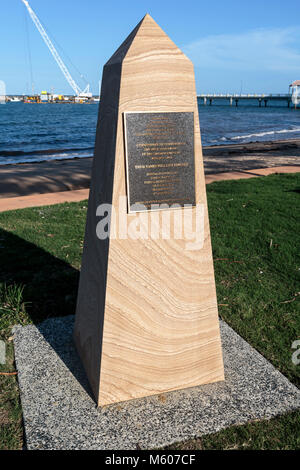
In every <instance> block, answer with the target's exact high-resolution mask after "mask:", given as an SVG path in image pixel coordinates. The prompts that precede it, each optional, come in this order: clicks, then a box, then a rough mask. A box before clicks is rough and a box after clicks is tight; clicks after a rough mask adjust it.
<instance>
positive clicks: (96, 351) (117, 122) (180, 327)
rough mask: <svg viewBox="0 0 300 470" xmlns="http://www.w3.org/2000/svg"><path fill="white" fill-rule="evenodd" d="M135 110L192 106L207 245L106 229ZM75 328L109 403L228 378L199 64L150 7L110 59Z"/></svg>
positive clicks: (96, 386) (121, 186)
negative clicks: (105, 233) (106, 209)
mask: <svg viewBox="0 0 300 470" xmlns="http://www.w3.org/2000/svg"><path fill="white" fill-rule="evenodd" d="M134 112H141V113H179V114H180V113H187V114H186V116H187V117H189V119H190V116H192V121H191V123H192V124H191V126H192V129H191V130H192V132H193V152H194V154H193V155H194V157H193V158H194V160H193V165H194V180H193V181H192V180H191V181H190V182H189V181H186V183H185V184H186V187H188V185H189V184H190V185H191V187H192V191H194V194H195V201H196V203H197V204H202V205H203V206H204V244H203V246H202V247H201V248H199V249H196V250H195V249H194V250H188V249H186V240H182V239H173V238H172V239H161V238H160V239H152V238H151V237H148V238H146V239H138V240H136V239H130V238H126V237H110V238H106V239H99V238H98V236H97V234H96V227H97V223H98V222H99V217H98V216H97V214H96V212H97V208H98V207H99V205H101V204H104V203H106V204H111V203H112V204H113V206H114V208H115V212H116V218H117V216H118V211H119V210H120V208H119V198H120V196H123V197H126V198H127V196H128V186H127V184H128V180H127V178H126V158H125V143H124V137H125V130H124V116H125V115H126V113H134ZM179 114H178V116H179ZM170 116H171V115H170ZM174 116H175V117H176V116H177V114H176V115H175V114H174ZM179 117H180V116H179ZM137 122H139V121H137ZM182 122H183V121H182ZM164 145H165V144H164ZM178 145H179V144H178ZM171 149H172V146H171ZM157 158H163V157H157ZM170 158H172V157H170ZM127 171H128V169H127ZM149 174H150V173H149ZM147 175H148V173H147ZM127 176H128V175H127ZM126 181H127V183H126ZM131 184H132V183H131ZM152 186H153V185H152ZM154 186H155V185H154ZM173 186H174V185H173ZM178 187H179V186H178ZM148 188H149V187H148ZM158 191H160V189H159V190H158ZM191 211H192V213H193V214H194V211H196V208H195V207H193V208H192V209H191ZM163 212H164V211H160V212H159V217H162V216H163ZM173 212H174V211H173ZM134 216H135V214H131V213H129V211H127V213H126V219H127V220H126V222H127V223H128V224H129V223H130V221H131V220H132V217H134ZM115 224H116V222H115V219H112V220H111V225H110V231H111V232H112V233H113V232H114V231H116V227H115V226H114V225H115ZM187 235H188V234H187ZM74 338H75V342H76V346H77V349H78V352H79V354H80V357H81V359H82V362H83V365H84V367H85V370H86V373H87V376H88V379H89V382H90V384H91V387H92V390H93V393H94V396H95V399H96V401H97V403H98V405H99V406H102V405H106V404H110V403H115V402H119V401H124V400H129V399H132V398H138V397H144V396H148V395H153V394H159V393H162V392H168V391H172V390H176V389H182V388H186V387H192V386H197V385H200V384H204V383H209V382H215V381H220V380H223V379H224V373H223V361H222V352H221V342H220V332H219V323H218V311H217V301H216V291H215V281H214V270H213V260H212V251H211V241H210V231H209V221H208V213H207V203H206V190H205V180H204V171H203V160H202V149H201V139H200V128H199V118H198V108H197V98H196V90H195V79H194V70H193V64H192V63H191V62H190V60H189V59H188V58H187V57H186V56H185V55H184V54H183V53H182V52H181V51H180V49H178V47H177V46H176V45H175V44H174V43H173V42H172V41H171V39H170V38H169V37H168V36H167V35H166V34H165V33H164V32H163V31H162V29H161V28H160V27H159V26H158V25H157V24H156V23H155V21H154V20H153V19H152V18H151V17H150V16H149V15H146V16H145V17H144V18H143V19H142V21H141V22H140V23H139V24H138V25H137V26H136V28H135V29H134V30H133V31H132V33H131V34H130V35H129V36H128V38H127V39H126V40H125V41H124V43H123V44H122V45H121V46H120V47H119V49H118V50H117V51H116V52H115V53H114V54H113V56H112V57H111V59H110V60H109V61H108V62H107V63H106V64H105V66H104V69H103V77H102V89H101V97H100V106H99V117H98V125H97V136H96V144H95V156H94V164H93V169H92V181H91V188H90V197H89V205H88V215H87V225H86V234H85V243H84V252H83V259H82V269H81V275H80V284H79V292H78V301H77V311H76V320H75V330H74Z"/></svg>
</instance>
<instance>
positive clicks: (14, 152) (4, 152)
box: [0, 147, 93, 157]
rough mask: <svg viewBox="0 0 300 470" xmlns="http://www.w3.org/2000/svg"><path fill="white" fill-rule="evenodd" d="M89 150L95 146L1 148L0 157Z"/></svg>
mask: <svg viewBox="0 0 300 470" xmlns="http://www.w3.org/2000/svg"><path fill="white" fill-rule="evenodd" d="M87 150H90V151H92V150H93V147H82V148H67V149H45V150H31V151H28V152H24V151H23V150H0V157H23V156H24V157H25V156H30V155H55V154H58V155H59V154H61V152H68V153H73V152H86V151H87Z"/></svg>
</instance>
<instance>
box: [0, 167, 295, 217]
mask: <svg viewBox="0 0 300 470" xmlns="http://www.w3.org/2000/svg"><path fill="white" fill-rule="evenodd" d="M297 172H300V165H294V166H291V165H290V166H279V167H272V168H258V169H253V170H236V171H230V172H226V173H215V174H207V175H206V176H205V181H206V184H209V183H213V182H214V181H224V180H237V179H248V178H254V177H257V176H266V175H271V174H274V173H297ZM88 196H89V189H88V188H84V189H76V190H65V191H59V192H57V191H54V192H49V193H43V194H30V195H27V196H18V197H5V198H1V197H0V212H4V211H9V210H14V209H23V208H25V207H38V206H48V205H52V204H59V203H62V202H78V201H83V200H85V199H88Z"/></svg>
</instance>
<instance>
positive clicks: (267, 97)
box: [197, 93, 292, 107]
mask: <svg viewBox="0 0 300 470" xmlns="http://www.w3.org/2000/svg"><path fill="white" fill-rule="evenodd" d="M197 98H198V99H200V100H203V104H204V105H206V104H209V105H212V103H213V101H214V100H220V99H223V100H224V99H225V100H229V104H230V105H231V106H232V105H233V103H235V105H236V106H238V102H239V100H245V99H247V100H257V102H258V105H259V106H261V104H262V102H263V103H264V105H265V106H267V104H268V101H278V100H280V101H286V103H287V106H288V107H289V106H290V103H291V102H292V96H291V95H290V94H289V93H247V94H246V93H242V94H238V93H202V94H200V95H198V96H197Z"/></svg>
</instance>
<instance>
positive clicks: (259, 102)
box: [258, 98, 261, 108]
mask: <svg viewBox="0 0 300 470" xmlns="http://www.w3.org/2000/svg"><path fill="white" fill-rule="evenodd" d="M258 106H259V107H260V108H261V98H259V100H258Z"/></svg>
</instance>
